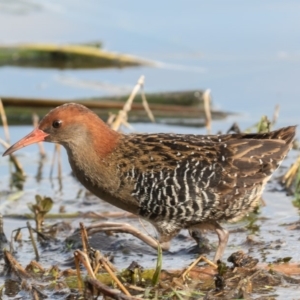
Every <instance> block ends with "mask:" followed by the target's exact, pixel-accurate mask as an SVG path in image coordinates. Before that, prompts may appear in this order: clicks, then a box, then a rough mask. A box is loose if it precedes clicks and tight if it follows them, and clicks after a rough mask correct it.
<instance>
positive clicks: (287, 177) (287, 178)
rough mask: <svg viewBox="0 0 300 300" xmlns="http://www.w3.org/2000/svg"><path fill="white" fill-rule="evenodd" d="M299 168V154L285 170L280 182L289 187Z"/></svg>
mask: <svg viewBox="0 0 300 300" xmlns="http://www.w3.org/2000/svg"><path fill="white" fill-rule="evenodd" d="M299 168H300V156H298V158H297V159H296V161H295V162H294V163H293V164H292V165H291V167H290V168H289V169H288V170H287V171H286V173H285V174H284V175H283V177H282V179H281V182H282V183H283V184H284V186H285V187H286V188H290V186H291V185H292V183H293V181H294V179H295V177H296V175H297V173H298V170H299Z"/></svg>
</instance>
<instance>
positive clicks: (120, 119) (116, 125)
mask: <svg viewBox="0 0 300 300" xmlns="http://www.w3.org/2000/svg"><path fill="white" fill-rule="evenodd" d="M144 84H145V76H143V75H142V76H141V77H140V78H139V80H138V82H137V84H136V85H135V87H134V88H133V90H132V92H131V94H130V96H129V98H128V99H127V101H126V103H125V104H124V106H123V109H122V110H120V111H119V113H118V115H117V116H116V117H115V118H114V117H110V118H109V120H108V121H109V122H111V124H110V127H111V128H112V129H113V130H115V131H118V130H119V129H120V127H121V125H124V126H126V127H131V126H130V124H129V123H128V122H127V120H128V113H129V112H130V111H131V107H132V103H133V100H134V98H135V96H136V94H137V93H138V91H140V90H141V96H142V101H143V106H144V108H145V110H146V112H147V114H148V117H149V119H150V120H151V121H152V122H155V120H154V116H153V114H152V112H151V110H150V108H149V105H148V102H147V100H146V96H145V93H144V91H143V87H144ZM112 120H113V121H112ZM108 124H109V123H108Z"/></svg>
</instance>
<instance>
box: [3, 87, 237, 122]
mask: <svg viewBox="0 0 300 300" xmlns="http://www.w3.org/2000/svg"><path fill="white" fill-rule="evenodd" d="M204 92H205V91H197V90H191V91H184V92H165V93H164V92H161V93H145V94H143V92H142V93H140V94H139V93H137V94H136V96H135V98H134V102H133V103H132V105H131V113H130V115H129V116H128V122H130V123H132V122H149V121H151V120H153V118H151V119H149V111H148V109H147V110H145V101H144V98H146V99H147V102H148V106H149V108H150V109H151V112H152V115H153V116H155V120H156V122H157V123H166V124H174V125H175V124H179V125H184V126H205V125H206V124H209V123H207V108H206V107H204V98H203V97H204ZM143 95H144V96H143ZM129 96H130V95H125V96H116V97H99V98H93V99H69V100H57V99H29V98H16V97H2V101H3V104H4V106H5V109H6V114H7V119H8V121H9V124H11V125H16V124H27V125H28V124H32V112H33V111H34V112H35V114H36V115H37V116H38V117H43V116H44V115H45V114H46V113H47V112H48V111H49V109H51V108H54V107H56V106H59V105H62V104H64V103H66V102H75V103H79V104H83V105H85V106H86V107H88V108H90V109H92V110H93V111H94V112H95V113H96V114H98V116H99V117H101V118H102V119H103V120H107V119H110V117H109V116H110V115H115V114H117V113H118V111H119V110H121V109H123V106H124V103H125V102H126V101H127V100H128V99H129ZM209 108H210V119H211V120H220V119H225V118H226V117H228V116H229V115H232V114H233V113H230V112H226V111H221V110H216V109H214V107H213V104H212V102H211V101H210V103H209Z"/></svg>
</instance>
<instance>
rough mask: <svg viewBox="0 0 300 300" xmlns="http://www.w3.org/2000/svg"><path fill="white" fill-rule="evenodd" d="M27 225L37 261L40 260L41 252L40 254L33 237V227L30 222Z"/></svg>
mask: <svg viewBox="0 0 300 300" xmlns="http://www.w3.org/2000/svg"><path fill="white" fill-rule="evenodd" d="M26 224H27V228H28V231H29V235H30V239H31V244H32V247H33V250H34V253H35V259H36V260H37V261H39V260H40V256H39V252H38V249H37V246H36V242H35V239H34V236H33V230H32V227H31V225H30V222H26Z"/></svg>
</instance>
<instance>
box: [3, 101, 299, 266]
mask: <svg viewBox="0 0 300 300" xmlns="http://www.w3.org/2000/svg"><path fill="white" fill-rule="evenodd" d="M295 131H296V126H289V127H285V128H281V129H278V130H275V131H271V132H268V133H247V134H246V133H233V134H220V135H194V134H175V133H155V134H146V133H142V134H141V133H130V134H123V133H120V132H116V131H114V130H112V129H111V128H110V127H109V126H107V125H106V124H105V123H104V122H103V121H102V120H101V119H100V118H99V117H98V116H97V115H96V114H95V113H94V112H93V111H91V110H90V109H88V108H87V107H85V106H83V105H80V104H77V103H66V104H63V105H61V106H58V107H56V108H54V109H52V110H51V111H50V112H49V113H48V114H47V115H46V116H45V117H44V118H43V119H42V120H41V121H40V123H39V125H38V127H37V128H35V129H34V130H33V131H32V132H31V133H29V134H28V135H27V136H25V137H24V138H22V139H21V140H20V141H18V142H16V143H15V144H14V145H12V146H11V147H10V148H8V149H7V150H6V151H5V152H4V154H3V156H5V155H10V154H12V153H13V152H15V151H17V150H19V149H21V148H23V147H25V146H28V145H30V144H33V143H37V142H42V141H45V142H50V143H58V144H60V145H62V146H63V147H64V148H65V149H66V152H67V155H68V159H69V163H70V166H71V168H72V170H73V172H74V174H75V176H76V177H77V179H78V180H79V181H80V182H81V184H82V185H83V186H84V187H85V188H87V189H88V190H89V191H90V192H92V193H93V194H95V195H96V196H98V197H99V198H100V199H102V200H104V201H106V202H108V203H110V204H112V205H114V206H116V207H118V208H121V209H123V210H125V211H127V212H130V213H133V214H135V215H137V216H139V217H141V218H142V219H145V220H147V221H149V222H150V223H151V224H153V226H154V227H155V229H156V231H157V233H158V236H159V238H158V240H157V239H155V238H153V237H151V236H147V235H146V234H143V233H140V232H138V233H137V232H136V231H134V230H133V231H134V233H133V234H134V235H136V236H137V237H139V238H140V239H142V240H143V241H145V242H146V243H147V244H149V245H150V246H152V247H153V248H156V249H157V247H158V244H159V245H160V246H161V248H162V249H163V250H168V249H169V247H170V241H171V240H172V239H173V238H174V237H175V236H176V235H177V234H178V233H179V232H180V231H181V229H188V230H189V232H190V233H195V232H203V230H212V231H214V232H215V233H216V234H217V236H218V241H219V242H218V246H217V249H216V253H215V256H214V261H218V260H219V259H222V256H223V253H224V250H225V248H226V245H227V242H228V237H229V232H228V231H227V230H226V229H224V228H223V227H222V226H221V224H220V223H223V222H235V221H238V220H240V219H241V218H243V217H244V216H246V215H247V214H248V213H249V212H251V211H253V210H254V209H255V208H256V207H257V205H258V203H259V200H260V197H261V194H262V192H263V190H264V188H265V186H266V183H267V181H268V180H269V179H270V178H271V176H272V174H273V173H274V171H275V170H276V169H277V168H278V167H279V165H280V163H281V162H282V160H283V159H284V158H285V156H286V155H287V153H288V151H289V150H290V149H291V147H292V142H293V139H294V136H295ZM105 226H106V228H114V227H115V223H107V225H104V227H105ZM127 229H128V228H127ZM129 231H130V230H129ZM191 236H193V235H192V234H191Z"/></svg>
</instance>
